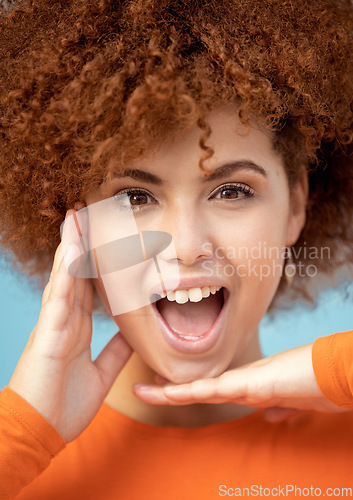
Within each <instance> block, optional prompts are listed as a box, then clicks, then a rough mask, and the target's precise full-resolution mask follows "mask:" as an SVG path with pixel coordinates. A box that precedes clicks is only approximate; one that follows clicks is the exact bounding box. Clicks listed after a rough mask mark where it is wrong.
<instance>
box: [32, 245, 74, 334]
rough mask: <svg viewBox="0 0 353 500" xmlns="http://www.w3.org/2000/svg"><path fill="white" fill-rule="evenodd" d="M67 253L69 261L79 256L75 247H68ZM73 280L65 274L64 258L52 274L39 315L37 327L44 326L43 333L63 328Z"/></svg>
mask: <svg viewBox="0 0 353 500" xmlns="http://www.w3.org/2000/svg"><path fill="white" fill-rule="evenodd" d="M68 252H69V253H70V255H69V258H70V259H75V258H76V257H78V256H79V249H78V248H77V247H76V246H75V245H73V246H72V247H70V248H69V250H68ZM74 280H75V278H74V277H73V276H71V275H70V274H69V273H68V272H67V269H66V265H65V263H64V258H62V259H61V262H60V265H59V268H58V270H57V272H56V273H55V274H54V277H53V280H52V286H51V289H50V292H49V296H48V300H47V302H46V303H45V304H44V306H43V307H42V309H41V311H40V315H39V321H38V325H39V326H41V325H44V330H45V331H47V330H51V331H60V330H61V329H63V328H64V326H65V324H66V321H67V317H68V314H69V309H70V307H69V297H70V294H71V291H72V289H73V285H74ZM39 330H41V328H39ZM44 333H46V332H44Z"/></svg>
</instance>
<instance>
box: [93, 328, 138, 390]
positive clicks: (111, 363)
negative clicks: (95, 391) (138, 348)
mask: <svg viewBox="0 0 353 500" xmlns="http://www.w3.org/2000/svg"><path fill="white" fill-rule="evenodd" d="M131 354H132V349H131V347H130V346H129V344H128V343H127V342H126V340H125V339H124V338H123V337H122V336H121V335H120V333H117V334H116V335H114V337H113V338H112V339H111V340H110V341H109V342H108V344H107V345H106V346H105V347H104V349H103V351H102V352H101V353H100V354H99V356H98V357H97V358H96V360H95V361H94V364H95V366H96V368H97V369H98V371H99V374H100V378H101V380H102V382H103V385H104V387H105V390H106V392H108V391H109V389H110V387H111V386H112V385H113V382H114V380H115V379H116V377H117V376H118V375H119V373H120V371H121V370H122V368H123V367H124V365H125V364H126V362H127V361H128V359H129V358H130V356H131Z"/></svg>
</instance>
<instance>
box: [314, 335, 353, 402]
mask: <svg viewBox="0 0 353 500" xmlns="http://www.w3.org/2000/svg"><path fill="white" fill-rule="evenodd" d="M312 361H313V368H314V373H315V378H316V381H317V383H318V386H319V388H320V390H321V392H322V393H323V394H324V396H326V397H327V399H329V400H330V401H332V402H333V403H335V404H336V405H337V406H343V407H345V408H351V409H353V330H350V331H347V332H339V333H335V334H333V335H329V336H327V337H319V338H318V339H316V340H315V342H314V344H313V349H312Z"/></svg>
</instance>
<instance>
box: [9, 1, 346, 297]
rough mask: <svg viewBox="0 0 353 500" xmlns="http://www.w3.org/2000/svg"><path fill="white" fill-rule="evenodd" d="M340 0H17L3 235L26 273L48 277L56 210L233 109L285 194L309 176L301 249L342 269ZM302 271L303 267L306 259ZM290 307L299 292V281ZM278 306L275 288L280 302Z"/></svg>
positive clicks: (327, 268) (207, 151) (323, 264)
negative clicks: (262, 147)
mask: <svg viewBox="0 0 353 500" xmlns="http://www.w3.org/2000/svg"><path fill="white" fill-rule="evenodd" d="M352 33H353V8H352V4H351V2H350V0H310V2H308V1H307V0H288V1H287V0H217V1H210V0H190V1H179V0H90V1H89V2H87V1H86V0H58V1H55V2H52V0H28V1H25V0H23V1H7V2H6V3H3V4H2V11H1V17H0V58H1V66H0V67H1V76H0V134H1V138H2V142H1V148H2V151H1V157H0V173H1V177H0V234H1V246H2V247H3V249H4V251H5V252H11V253H12V254H13V255H14V256H15V258H16V261H17V262H16V263H12V265H13V266H14V267H15V266H17V268H18V266H19V269H20V270H21V272H26V273H27V274H28V275H29V276H35V275H36V276H42V277H43V276H44V274H45V273H47V272H48V271H49V269H50V267H51V264H52V259H53V255H54V252H55V249H56V247H57V245H58V244H59V242H60V232H59V226H60V224H61V223H62V221H63V219H64V216H65V212H66V210H67V209H68V208H70V207H73V205H74V203H75V202H76V201H78V200H80V199H83V197H84V194H85V193H86V192H87V191H88V190H90V189H92V188H93V187H95V186H96V185H98V184H99V183H101V182H102V179H104V180H107V179H108V178H109V175H110V172H111V167H112V165H113V161H114V167H115V168H116V165H119V166H123V165H124V164H126V163H127V162H129V161H131V160H134V159H137V158H140V157H142V156H143V155H144V154H146V152H148V150H149V149H150V148H151V145H158V144H160V143H161V142H162V141H163V140H164V139H165V138H166V137H167V136H169V135H170V134H172V133H177V132H178V131H181V130H185V129H187V128H189V127H193V126H195V125H197V126H198V127H199V128H200V129H201V132H202V133H201V138H200V147H201V148H202V150H203V156H202V158H201V159H200V168H203V163H204V161H205V159H207V158H209V157H210V156H211V155H212V153H213V151H212V149H211V148H210V147H209V146H208V145H207V140H208V138H209V137H210V134H211V129H210V126H209V125H208V122H207V116H208V114H209V113H210V112H211V111H212V110H213V109H215V108H216V107H217V106H220V105H224V104H235V105H236V106H237V108H236V109H237V110H239V118H240V120H241V121H242V123H243V124H245V125H247V124H249V120H250V119H252V118H259V117H260V118H261V119H263V120H264V123H265V126H266V127H267V128H268V130H269V131H271V132H272V134H273V138H274V140H273V142H274V147H275V149H276V150H278V151H279V152H280V154H281V155H282V158H283V161H284V166H285V169H286V172H287V176H288V181H289V186H290V188H291V187H292V186H293V185H294V184H295V182H296V181H297V180H298V178H299V175H300V172H301V171H302V168H303V166H304V168H306V169H307V171H308V173H309V184H310V197H309V203H308V206H307V222H306V225H305V227H304V229H303V231H302V234H301V236H300V238H299V240H298V242H297V243H296V246H297V247H298V248H299V247H301V246H303V245H304V244H305V245H307V246H311V247H320V246H326V247H329V248H330V259H319V260H318V262H317V263H316V264H317V268H318V270H319V271H322V272H323V273H326V274H327V273H330V272H331V271H332V270H334V269H336V268H337V266H339V265H342V264H344V263H345V262H352V260H353V252H352V246H353V235H352V229H351V226H352V224H351V221H352V212H353V208H352V203H351V200H353V176H352V173H351V172H352V162H353V156H352V153H353V127H352V125H353V63H352V57H351V54H352V53H353V34H352ZM302 260H304V261H305V258H304V259H302ZM294 283H295V286H294V287H293V289H292V290H294V292H292V293H294V296H293V297H294V298H299V297H300V296H301V297H304V298H305V297H306V298H307V299H309V298H310V297H309V294H308V289H309V288H308V287H309V284H308V280H306V281H305V280H304V279H299V278H298V279H295V281H294ZM283 294H284V286H283V280H282V281H281V283H280V286H279V289H278V291H277V295H276V298H277V297H279V296H281V295H283Z"/></svg>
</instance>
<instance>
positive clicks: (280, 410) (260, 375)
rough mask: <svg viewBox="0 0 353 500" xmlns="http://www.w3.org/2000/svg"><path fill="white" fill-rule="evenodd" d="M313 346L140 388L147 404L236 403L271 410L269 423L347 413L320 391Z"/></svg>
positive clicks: (138, 392)
mask: <svg viewBox="0 0 353 500" xmlns="http://www.w3.org/2000/svg"><path fill="white" fill-rule="evenodd" d="M311 351H312V344H307V345H304V346H300V347H296V348H294V349H290V350H288V351H284V352H281V353H279V354H275V355H274V356H270V357H267V358H264V359H260V360H258V361H255V362H253V363H249V364H247V365H244V366H241V367H239V368H236V369H232V370H229V371H226V372H224V373H223V374H222V375H220V376H219V377H215V378H205V379H201V380H196V381H194V382H190V383H187V384H179V385H174V384H166V385H159V386H158V385H156V386H153V385H145V384H135V385H134V386H133V391H134V393H135V395H136V396H137V397H138V398H139V399H141V400H142V401H144V402H146V403H150V404H159V405H189V404H193V403H216V404H217V403H235V404H241V405H246V406H251V407H257V408H266V411H265V416H266V418H267V420H270V421H280V420H284V419H286V418H288V417H290V416H292V415H293V414H295V413H297V412H298V411H300V410H316V411H321V412H343V411H347V410H346V409H344V408H340V407H339V406H336V405H335V404H334V403H332V402H331V401H329V400H328V399H327V398H326V397H325V396H324V395H323V394H322V392H321V391H320V389H319V386H318V384H317V382H316V379H315V375H314V370H313V365H312V360H311Z"/></svg>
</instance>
